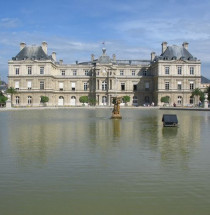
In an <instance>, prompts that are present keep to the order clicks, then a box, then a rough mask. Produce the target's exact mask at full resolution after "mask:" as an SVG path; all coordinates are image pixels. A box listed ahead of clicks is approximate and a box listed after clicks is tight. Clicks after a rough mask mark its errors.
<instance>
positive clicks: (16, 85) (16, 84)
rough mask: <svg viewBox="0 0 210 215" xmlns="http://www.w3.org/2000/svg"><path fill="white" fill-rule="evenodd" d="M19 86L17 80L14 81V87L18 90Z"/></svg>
mask: <svg viewBox="0 0 210 215" xmlns="http://www.w3.org/2000/svg"><path fill="white" fill-rule="evenodd" d="M19 88H20V86H19V81H15V89H16V90H19Z"/></svg>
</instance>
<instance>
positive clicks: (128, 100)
mask: <svg viewBox="0 0 210 215" xmlns="http://www.w3.org/2000/svg"><path fill="white" fill-rule="evenodd" d="M130 100H131V97H130V96H123V101H124V102H125V104H127V102H130Z"/></svg>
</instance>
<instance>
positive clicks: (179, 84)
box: [177, 81, 182, 90]
mask: <svg viewBox="0 0 210 215" xmlns="http://www.w3.org/2000/svg"><path fill="white" fill-rule="evenodd" d="M177 89H178V90H181V89H182V82H181V81H178V82H177Z"/></svg>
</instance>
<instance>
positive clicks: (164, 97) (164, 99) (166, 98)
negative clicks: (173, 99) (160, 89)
mask: <svg viewBox="0 0 210 215" xmlns="http://www.w3.org/2000/svg"><path fill="white" fill-rule="evenodd" d="M169 100H170V97H169V96H163V97H161V99H160V101H161V102H164V103H169Z"/></svg>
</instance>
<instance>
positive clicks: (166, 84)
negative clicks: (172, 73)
mask: <svg viewBox="0 0 210 215" xmlns="http://www.w3.org/2000/svg"><path fill="white" fill-rule="evenodd" d="M165 89H166V90H169V82H168V81H166V82H165Z"/></svg>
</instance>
